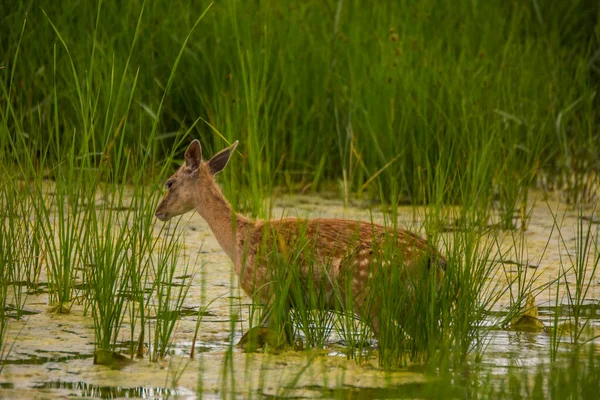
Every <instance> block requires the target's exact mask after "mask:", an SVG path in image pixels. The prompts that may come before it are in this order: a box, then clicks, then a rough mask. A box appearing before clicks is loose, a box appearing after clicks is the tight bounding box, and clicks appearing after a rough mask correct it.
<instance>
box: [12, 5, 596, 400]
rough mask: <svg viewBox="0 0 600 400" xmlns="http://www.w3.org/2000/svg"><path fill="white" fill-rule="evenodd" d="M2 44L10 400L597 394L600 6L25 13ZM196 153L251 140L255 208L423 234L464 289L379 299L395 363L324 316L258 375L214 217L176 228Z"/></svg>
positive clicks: (262, 354) (243, 179) (255, 316)
mask: <svg viewBox="0 0 600 400" xmlns="http://www.w3.org/2000/svg"><path fill="white" fill-rule="evenodd" d="M0 21H1V22H2V23H1V24H0V50H1V51H0V176H1V177H0V390H2V391H3V392H4V393H6V395H7V396H9V397H19V396H20V397H23V398H30V397H32V396H36V395H39V396H63V395H69V394H70V395H76V396H88V397H103V398H104V397H108V398H114V397H156V398H160V397H173V396H177V395H179V396H182V397H185V396H193V395H197V396H198V397H235V396H237V397H268V396H280V397H315V396H319V397H326V398H374V397H376V398H398V397H411V398H415V397H417V398H419V397H423V398H429V397H438V398H447V397H454V398H465V397H466V398H471V397H474V398H521V397H523V398H525V397H526V398H531V397H535V398H557V399H562V398H587V397H590V396H595V395H597V393H598V391H599V390H600V365H599V362H600V353H599V352H598V344H599V343H600V340H599V338H600V333H599V332H600V331H599V329H600V317H599V314H598V313H599V307H600V271H599V269H598V264H599V262H600V249H599V248H598V243H599V242H598V240H599V237H598V233H599V231H598V228H599V226H600V225H599V224H600V216H599V215H598V210H597V207H596V204H597V201H598V194H599V193H600V192H599V183H600V182H599V179H600V178H599V169H600V157H599V156H598V155H599V154H600V151H599V150H600V140H599V137H598V136H599V134H600V130H599V128H598V127H599V126H600V118H599V115H598V110H600V107H599V100H598V93H597V90H598V83H599V82H600V6H599V5H598V4H597V2H592V1H586V0H574V1H570V2H554V3H553V4H552V5H550V4H547V3H546V2H543V1H539V0H534V1H531V2H506V1H499V0H498V1H496V0H494V1H485V2H483V1H479V2H478V1H470V2H450V3H444V2H440V1H434V0H425V1H421V2H415V3H411V2H403V1H398V2H389V3H385V4H378V5H377V6H372V5H366V4H365V3H364V2H360V1H357V0H325V1H313V0H308V1H302V2H280V1H237V0H223V1H217V2H214V3H211V2H208V1H193V2H187V1H172V2H167V1H156V2H144V1H131V2H108V1H101V0H98V1H93V2H91V1H90V2H79V1H75V0H64V1H61V2H56V1H51V0H42V1H33V0H19V1H14V2H8V1H2V2H0ZM194 138H199V139H200V140H201V142H202V145H203V147H204V148H206V149H207V153H209V154H214V153H215V151H214V150H219V149H221V148H223V147H224V146H225V145H227V144H230V143H232V142H233V141H235V140H237V139H239V140H240V145H239V146H238V148H237V151H236V152H235V154H234V155H233V156H232V158H231V165H229V166H228V168H227V169H226V170H224V171H223V172H222V173H221V174H220V176H219V183H220V185H221V187H222V188H223V192H224V194H225V196H226V197H227V198H228V199H229V201H230V202H231V204H232V206H233V208H234V209H235V210H237V211H240V212H243V213H245V214H248V215H251V216H253V217H262V218H281V217H282V216H301V217H317V216H319V217H343V218H353V219H361V220H365V221H374V222H377V223H382V224H384V225H386V226H389V227H392V228H404V229H410V230H412V231H413V232H415V233H417V234H419V235H421V236H423V237H427V239H428V240H429V241H430V242H431V243H433V244H434V245H435V246H436V247H437V248H438V249H439V251H440V252H441V254H442V255H443V256H444V257H445V258H446V259H447V260H448V263H447V267H446V273H445V275H444V279H443V281H442V284H441V285H440V286H436V285H435V284H433V283H432V282H431V281H428V280H427V279H423V280H419V281H418V285H416V288H415V290H414V291H412V292H410V293H409V292H407V293H398V292H397V291H396V290H394V289H393V288H394V287H395V282H393V280H392V281H387V280H382V281H381V282H379V285H378V288H379V289H380V290H381V293H389V294H390V295H385V296H384V298H385V299H389V301H388V302H384V305H383V308H384V309H385V310H386V311H387V312H388V315H390V316H391V317H390V318H389V319H387V323H384V325H383V326H382V327H381V330H382V334H381V335H380V337H379V338H378V339H379V340H375V338H374V337H373V335H372V333H371V332H370V330H369V329H368V328H367V327H366V326H365V325H364V323H363V322H361V321H359V320H357V319H356V318H354V316H353V315H352V313H351V312H350V311H349V310H351V308H349V310H346V311H342V310H339V311H338V312H321V311H318V310H317V311H312V310H311V309H310V308H303V307H302V306H301V304H303V303H302V302H300V301H298V302H297V303H296V307H295V308H294V310H293V311H292V316H293V318H292V325H291V330H292V331H293V334H294V337H295V340H294V341H293V343H292V345H283V346H278V345H274V346H270V347H269V346H268V348H267V349H265V350H262V351H259V352H252V353H245V352H243V351H242V350H241V349H239V348H237V347H236V346H235V343H237V341H238V340H239V339H240V337H241V336H242V334H243V333H245V332H247V331H248V330H249V329H250V328H252V327H253V326H256V324H257V323H258V321H259V319H260V315H261V313H262V312H263V310H262V308H261V307H260V305H258V304H253V303H252V302H251V301H250V299H249V298H247V297H246V296H245V295H244V294H243V293H242V292H241V291H240V289H239V286H238V282H237V277H236V276H235V273H234V271H233V269H232V267H231V265H230V263H229V261H228V259H227V256H226V255H225V254H224V253H223V251H222V250H221V249H220V247H219V246H218V244H217V242H216V241H215V240H214V238H213V237H212V235H211V234H210V233H209V231H208V228H207V226H206V224H204V223H203V222H202V221H200V219H199V217H198V216H192V217H183V218H181V219H174V220H173V221H171V222H169V223H166V224H163V223H162V222H160V221H157V219H156V218H155V217H154V210H155V208H156V206H157V204H158V202H159V199H160V196H161V194H162V192H163V187H162V185H163V182H164V181H165V180H166V178H167V177H168V176H169V175H170V174H172V173H173V171H174V170H175V169H176V168H178V166H179V165H181V163H182V158H183V151H184V150H185V148H186V147H187V144H189V143H190V142H191V140H192V139H194ZM384 247H385V245H384ZM299 251H301V249H300V250H298V249H294V250H293V252H292V253H293V254H286V255H285V257H279V258H277V255H275V257H274V259H273V260H272V263H273V264H274V265H277V264H278V263H279V264H282V265H283V266H285V267H289V268H290V270H291V271H293V266H294V263H295V260H297V259H298V256H299V254H298V252H299ZM390 252H393V249H390ZM396 279H402V277H396ZM293 283H294V276H293V274H292V275H289V274H287V275H285V276H284V277H282V279H281V280H280V281H279V284H280V285H281V288H279V290H277V291H276V292H277V293H282V294H283V293H289V294H291V296H297V297H298V298H300V297H302V298H303V299H304V298H307V297H308V299H309V303H310V304H311V305H312V307H311V308H317V309H318V308H319V304H322V301H323V299H322V293H319V292H310V291H308V293H307V292H306V291H302V289H303V288H298V287H295V286H294V285H293ZM396 283H397V282H396ZM307 295H308V296H307ZM281 299H283V297H281ZM281 299H280V300H281ZM392 300H394V301H392ZM275 304H276V306H275V307H274V311H272V312H274V313H275V314H276V315H279V316H280V317H281V318H282V319H283V313H287V312H288V311H289V310H288V308H287V302H285V301H281V302H279V303H278V302H277V301H275ZM399 304H400V305H401V306H398V305H399ZM406 304H410V306H406ZM399 321H401V322H399ZM102 364H108V366H107V365H102ZM4 393H2V394H3V395H4Z"/></svg>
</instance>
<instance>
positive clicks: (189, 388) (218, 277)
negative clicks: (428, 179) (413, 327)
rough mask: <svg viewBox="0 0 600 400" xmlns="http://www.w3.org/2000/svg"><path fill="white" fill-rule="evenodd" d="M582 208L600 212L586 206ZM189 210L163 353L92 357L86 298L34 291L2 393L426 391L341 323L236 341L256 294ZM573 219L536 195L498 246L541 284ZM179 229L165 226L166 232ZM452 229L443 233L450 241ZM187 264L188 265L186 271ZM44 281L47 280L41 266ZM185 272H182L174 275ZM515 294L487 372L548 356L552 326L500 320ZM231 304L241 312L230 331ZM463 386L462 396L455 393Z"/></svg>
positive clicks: (543, 298) (547, 308)
mask: <svg viewBox="0 0 600 400" xmlns="http://www.w3.org/2000/svg"><path fill="white" fill-rule="evenodd" d="M425 212H426V208H414V207H406V208H402V209H400V211H399V226H403V227H409V228H410V229H411V230H413V231H416V232H418V233H421V234H423V232H422V226H421V224H422V221H423V217H424V215H425ZM552 212H554V213H555V214H556V213H557V215H558V216H559V220H560V227H561V229H560V234H559V233H558V231H557V230H556V229H554V230H553V225H554V218H553V214H552ZM272 215H273V216H274V217H277V218H278V217H280V216H282V215H285V216H299V217H334V218H351V219H363V220H374V221H375V222H381V221H383V219H384V217H383V214H382V213H381V212H379V211H376V210H367V209H361V208H354V207H343V205H342V204H341V202H339V201H335V200H326V199H323V198H318V197H310V196H293V197H283V198H281V199H279V200H278V201H277V202H276V204H275V207H274V209H273V212H272ZM584 216H585V217H586V218H592V219H596V218H597V216H596V215H592V211H591V210H588V211H587V214H586V213H584ZM183 218H184V220H183V223H182V224H181V226H180V229H183V231H184V234H185V245H184V253H185V254H186V256H185V257H184V258H183V259H182V260H183V261H186V259H187V261H188V262H190V263H191V264H192V265H193V276H192V277H191V278H189V279H192V282H191V286H190V291H189V293H188V295H187V300H186V303H185V307H186V309H188V310H190V311H191V314H192V315H186V316H183V317H182V318H180V320H179V322H178V324H177V327H176V330H175V333H174V335H173V344H172V348H171V351H170V353H169V356H168V357H166V359H165V360H163V361H161V362H156V363H153V362H150V361H148V360H147V358H146V359H143V360H136V362H135V363H134V364H132V365H129V366H126V367H124V368H122V369H119V370H115V369H111V368H108V367H105V366H99V365H94V364H93V352H94V343H93V342H94V331H93V320H92V318H91V316H90V315H89V311H88V313H87V315H86V313H85V311H86V310H85V309H84V307H83V306H82V305H79V304H75V305H73V307H72V309H71V312H70V313H69V314H66V315H65V314H54V313H49V312H48V296H47V294H46V293H44V292H43V291H42V292H41V293H33V294H30V295H29V296H28V297H27V301H26V305H25V310H26V311H27V312H28V313H27V314H28V315H25V316H23V317H22V318H21V319H20V320H14V319H12V320H11V321H10V324H9V328H8V332H7V348H10V353H9V354H8V356H7V357H5V358H6V360H5V361H4V367H3V370H2V373H1V374H0V397H6V398H62V397H71V396H75V397H90V398H165V397H177V396H179V397H181V398H188V397H194V396H195V393H196V391H197V389H198V388H201V392H202V393H203V396H204V397H206V398H221V397H222V396H224V395H225V394H226V393H232V394H237V395H239V396H248V395H259V396H283V397H294V398H300V397H317V396H318V397H339V396H342V397H345V398H346V397H347V398H371V397H378V398H397V397H398V396H399V393H400V392H399V390H401V392H402V393H404V395H406V396H408V397H419V389H420V388H421V387H422V386H423V385H427V384H428V382H431V378H429V377H427V376H426V375H424V374H423V373H422V372H421V371H419V370H418V368H417V369H410V368H409V369H406V370H401V371H396V372H384V371H382V370H381V369H380V368H378V366H377V359H376V358H373V359H370V360H367V361H365V362H364V363H363V364H361V365H358V364H357V363H356V362H354V361H351V360H350V361H349V360H347V358H346V357H345V355H344V353H343V349H340V348H339V345H338V344H336V335H335V333H334V334H333V335H332V339H331V341H330V342H329V344H328V346H327V348H325V349H323V350H312V351H306V352H296V351H291V350H290V351H284V352H282V353H278V354H262V353H255V354H245V353H242V352H241V351H240V350H238V349H237V348H235V347H234V348H233V350H232V348H231V346H230V342H231V340H232V339H233V341H234V342H237V341H238V340H239V338H240V336H241V332H242V331H245V329H247V327H248V321H247V320H248V309H249V307H248V306H249V304H250V300H249V298H248V297H247V296H246V295H245V294H244V293H243V292H242V291H241V290H240V289H239V288H238V286H237V278H236V277H235V275H234V272H233V268H232V266H231V263H230V261H229V259H228V258H227V256H226V255H225V253H224V252H223V251H222V250H221V248H220V247H219V244H218V243H217V242H216V240H215V239H214V237H213V236H212V234H211V233H210V231H209V229H208V226H207V225H206V224H205V223H204V221H202V220H201V218H200V217H199V216H197V215H191V216H185V217H183ZM578 221H579V215H578V213H577V211H573V210H568V209H566V208H564V207H561V206H559V205H558V204H555V203H544V202H542V201H538V202H537V204H536V206H535V207H534V208H533V210H532V214H531V218H530V223H529V226H528V230H527V231H526V232H525V245H524V247H523V249H524V254H522V255H521V256H520V255H519V254H517V252H515V251H514V249H513V244H514V243H513V239H514V235H518V234H519V233H518V232H510V231H506V232H504V233H502V234H501V235H500V237H499V242H498V247H499V248H500V249H502V250H503V251H502V253H504V254H505V255H504V259H505V260H510V261H515V262H519V263H522V264H525V265H529V267H527V268H526V270H527V271H528V274H529V276H535V277H536V279H537V280H536V282H537V283H538V284H536V285H535V286H539V284H544V283H547V282H551V281H552V280H554V279H556V277H557V276H558V275H559V274H560V273H561V272H562V270H561V262H562V264H566V263H567V259H568V257H567V250H568V251H569V252H570V254H575V245H576V240H575V237H576V227H577V224H578ZM595 227H596V225H594V226H593V229H596V228H595ZM160 228H161V226H160V223H158V224H157V225H156V227H155V234H156V235H157V236H158V235H159V234H161V233H160ZM172 233H173V232H170V233H169V232H167V233H165V232H163V233H162V235H164V234H172ZM551 233H552V234H551ZM450 235H451V234H450V233H447V234H444V237H445V238H446V239H447V241H449V240H450ZM442 242H444V240H442ZM511 249H512V250H511ZM516 268H517V266H516V265H514V264H510V263H508V264H504V268H502V266H501V265H500V264H499V265H498V268H497V269H496V272H495V274H494V276H493V277H492V279H491V282H490V284H491V285H492V286H493V285H497V286H498V287H499V288H505V287H506V282H507V277H508V279H510V277H511V276H512V275H513V274H514V270H515V269H516ZM188 272H189V271H188ZM181 274H184V271H183V269H182V271H181ZM565 277H566V279H567V281H572V280H573V279H574V276H573V273H572V271H571V272H569V271H567V272H566V273H565ZM186 279H187V278H186ZM40 280H41V282H43V281H44V275H43V274H42V275H41V277H40ZM183 280H184V278H183V277H181V279H179V282H183ZM23 290H26V288H25V287H24V288H23ZM564 294H565V293H564V288H562V289H560V290H559V294H558V298H559V302H560V303H562V304H567V301H566V297H565V296H564ZM556 298H557V292H556V286H555V285H550V286H549V287H548V288H547V289H545V290H543V291H542V292H541V293H539V294H538V295H537V297H536V305H538V306H540V320H541V321H542V322H543V323H544V325H546V326H547V327H549V326H551V325H552V318H553V316H554V312H555V311H556V310H555V308H554V307H553V305H554V304H555V299H556ZM587 298H588V299H589V300H590V304H591V305H592V306H591V307H590V310H591V311H590V312H593V313H594V314H593V315H592V317H591V323H590V326H591V328H590V329H591V332H592V333H590V335H591V336H594V332H597V331H598V330H600V316H599V315H598V310H597V307H596V308H594V307H593V306H594V305H598V299H600V277H599V276H595V277H593V279H592V286H591V287H590V289H589V292H588V294H587ZM211 301H212V303H211V304H210V305H209V306H208V309H207V313H206V314H205V315H204V317H203V320H202V324H201V327H200V333H199V336H198V338H197V341H196V346H195V347H196V357H195V359H194V360H190V358H189V354H190V350H191V347H192V340H193V337H194V329H195V324H196V315H195V312H196V311H197V310H198V309H199V308H200V307H204V306H206V305H207V304H208V303H209V302H211ZM510 302H511V298H510V291H505V292H504V293H503V294H502V295H501V296H500V298H499V300H498V302H497V303H495V305H494V306H493V308H492V310H491V311H492V312H491V314H490V316H489V319H488V320H486V321H484V323H483V326H482V328H481V332H482V333H485V334H487V340H488V342H487V347H486V350H485V352H484V353H483V358H482V359H481V361H480V362H479V363H478V365H479V367H481V368H484V369H486V370H487V371H489V372H490V373H492V374H497V375H504V374H506V373H507V371H508V369H509V368H523V369H532V368H535V367H537V366H538V365H541V364H547V363H548V362H549V360H550V358H549V357H550V356H549V353H550V352H549V350H548V349H549V346H550V343H551V337H550V334H549V333H548V332H547V331H541V332H537V333H528V332H516V331H511V330H503V329H498V328H496V327H495V325H496V321H497V320H499V319H500V318H501V317H502V315H503V314H502V313H503V312H504V311H505V310H506V309H507V307H508V306H509V305H510ZM551 306H552V307H551ZM233 314H235V315H236V318H237V320H238V322H236V324H237V325H236V329H235V334H234V335H233V337H232V334H231V327H232V322H231V321H232V316H233ZM152 323H153V322H151V324H152ZM149 330H150V329H149ZM596 335H597V334H596ZM120 337H121V338H122V341H123V342H124V344H126V343H127V342H128V341H129V340H130V339H131V338H130V332H129V331H128V327H127V325H126V324H125V326H124V327H123V329H122V330H121V333H120ZM568 339H569V338H568V333H567V334H565V335H564V336H563V338H562V340H561V341H562V342H564V344H562V345H561V346H560V348H559V353H560V352H567V351H568V349H569V346H570V345H569V344H568V343H569V340H568ZM125 347H126V346H125ZM231 350H232V351H231ZM224 371H225V372H224ZM449 390H452V389H449ZM456 396H460V392H458V393H456Z"/></svg>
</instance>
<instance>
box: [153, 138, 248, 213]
mask: <svg viewBox="0 0 600 400" xmlns="http://www.w3.org/2000/svg"><path fill="white" fill-rule="evenodd" d="M237 145H238V142H237V140H236V141H235V142H234V143H233V144H232V145H231V146H229V147H228V148H226V149H223V150H221V151H220V152H218V153H217V154H215V155H214V156H213V157H212V158H211V159H210V160H208V161H204V160H202V146H200V142H199V141H198V140H194V141H193V142H192V143H191V144H190V146H189V147H188V149H187V150H186V151H185V156H184V160H185V162H184V164H183V165H182V166H181V167H180V168H179V170H178V171H177V172H176V173H174V174H173V175H172V176H171V177H170V178H169V179H168V180H167V182H166V184H165V187H166V189H167V193H166V194H165V196H164V197H163V199H162V200H161V202H160V204H159V205H158V207H157V208H156V212H155V213H154V215H156V217H157V218H158V219H160V220H161V221H168V220H169V219H171V218H173V217H175V216H177V215H182V214H185V213H186V212H188V211H191V210H193V209H195V208H199V207H202V206H203V204H202V196H201V194H202V191H203V190H205V189H212V188H213V187H215V186H216V184H215V181H214V176H215V175H216V174H218V173H219V172H221V171H222V170H223V169H224V168H225V166H226V165H227V162H228V161H229V158H230V157H231V154H232V153H233V150H235V148H236V147H237Z"/></svg>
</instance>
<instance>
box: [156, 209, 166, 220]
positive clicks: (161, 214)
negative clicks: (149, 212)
mask: <svg viewBox="0 0 600 400" xmlns="http://www.w3.org/2000/svg"><path fill="white" fill-rule="evenodd" d="M154 216H155V217H156V218H158V219H160V220H161V221H166V220H167V218H166V215H165V213H164V212H163V211H161V210H156V212H155V213H154Z"/></svg>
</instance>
